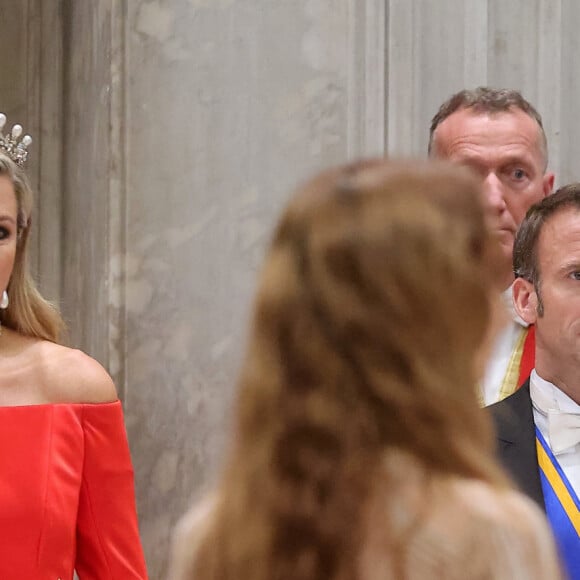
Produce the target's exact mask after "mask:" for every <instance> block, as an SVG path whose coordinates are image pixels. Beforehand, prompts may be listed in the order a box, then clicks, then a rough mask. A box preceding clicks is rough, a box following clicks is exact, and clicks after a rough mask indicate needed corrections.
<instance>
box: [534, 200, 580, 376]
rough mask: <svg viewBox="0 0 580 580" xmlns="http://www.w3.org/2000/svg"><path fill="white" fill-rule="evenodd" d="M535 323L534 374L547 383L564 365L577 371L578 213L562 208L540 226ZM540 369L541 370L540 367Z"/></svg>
mask: <svg viewBox="0 0 580 580" xmlns="http://www.w3.org/2000/svg"><path fill="white" fill-rule="evenodd" d="M537 243H538V246H537V257H538V270H539V294H540V296H541V299H542V303H543V309H544V310H543V314H542V316H539V315H538V314H537V308H536V313H535V316H534V317H533V318H532V319H531V320H528V322H535V324H536V344H537V347H538V354H537V356H538V360H537V365H536V366H537V367H538V372H540V371H541V376H543V377H544V378H547V379H548V380H550V378H553V377H555V376H558V375H559V369H561V368H564V367H566V366H570V365H572V366H574V367H576V368H580V210H578V209H576V208H564V209H562V210H561V211H558V212H557V213H556V214H555V215H553V216H552V217H550V218H549V219H548V221H547V222H546V223H545V224H544V226H543V228H542V231H541V232H540V236H539V239H538V242H537ZM540 367H541V368H540Z"/></svg>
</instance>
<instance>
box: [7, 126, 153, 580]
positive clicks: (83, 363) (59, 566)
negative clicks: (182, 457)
mask: <svg viewBox="0 0 580 580" xmlns="http://www.w3.org/2000/svg"><path fill="white" fill-rule="evenodd" d="M5 122H6V117H5V116H4V115H0V324H1V326H0V445H1V451H0V512H1V514H2V517H1V518H0V578H6V579H10V580H17V579H23V580H32V579H37V578H38V579H40V578H54V579H57V578H59V579H62V580H65V579H66V580H71V579H72V577H73V570H75V569H76V571H77V573H78V576H79V578H80V579H81V580H86V579H89V580H93V579H94V580H97V579H98V580H107V579H111V580H112V579H115V580H117V579H123V580H132V579H137V578H138V579H142V578H146V576H147V573H146V570H145V562H144V558H143V553H142V549H141V543H140V540H139V532H138V527H137V517H136V511H135V497H134V489H133V470H132V466H131V458H130V455H129V448H128V445H127V438H126V434H125V427H124V423H123V412H122V409H121V404H120V401H119V400H118V398H117V393H116V390H115V386H114V385H113V382H112V381H111V378H110V377H109V375H108V374H107V373H106V371H105V370H104V369H103V368H102V367H101V366H100V365H99V363H97V362H96V361H95V360H93V359H91V358H90V357H88V356H87V355H85V354H83V353H82V352H80V351H78V350H73V349H70V348H67V347H65V346H62V345H61V344H59V340H60V337H61V334H62V332H63V327H64V325H63V321H62V319H61V317H60V314H59V313H58V311H57V310H56V309H55V308H54V307H53V306H52V305H51V304H50V303H48V302H47V301H45V300H44V299H43V298H42V296H41V295H40V294H39V292H38V291H37V290H36V288H35V286H34V283H33V282H32V279H31V277H30V274H29V272H28V266H27V255H28V250H27V243H28V236H29V234H30V224H31V211H32V193H31V189H30V186H29V183H28V180H27V177H26V174H25V173H24V170H23V167H22V166H23V164H24V161H25V160H26V147H27V146H28V144H29V143H30V138H29V137H28V136H25V137H24V138H23V139H22V140H20V134H21V132H22V129H21V127H20V126H19V125H16V126H14V128H13V129H12V131H11V132H10V133H7V134H3V133H2V129H3V127H4V124H5Z"/></svg>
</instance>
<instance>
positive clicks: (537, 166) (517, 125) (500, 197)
mask: <svg viewBox="0 0 580 580" xmlns="http://www.w3.org/2000/svg"><path fill="white" fill-rule="evenodd" d="M429 155H430V156H432V157H439V158H445V159H449V160H451V161H453V162H457V163H461V164H463V165H467V166H469V167H471V168H472V169H473V170H475V172H476V173H477V174H478V175H481V179H482V182H483V191H484V194H485V199H486V202H487V204H488V206H489V209H490V211H491V213H492V214H493V216H494V218H495V220H496V228H497V234H498V237H499V240H500V242H501V245H502V248H503V260H502V263H501V264H498V267H499V268H501V270H502V276H503V279H504V288H505V289H506V291H505V293H504V301H505V304H506V308H507V309H508V311H509V314H510V323H509V324H508V325H507V326H506V328H505V329H504V331H503V332H502V333H501V334H500V336H499V337H498V340H497V342H496V344H495V346H494V348H493V350H492V354H491V357H490V361H489V364H488V365H487V369H486V373H485V377H484V380H483V383H482V385H481V387H482V389H481V395H482V402H483V403H484V404H490V403H495V402H496V401H498V400H500V399H502V398H504V397H506V396H507V395H509V394H511V393H512V392H514V391H515V389H516V388H517V387H518V386H519V385H521V383H522V382H523V381H524V380H525V379H527V377H528V376H529V372H530V370H531V368H532V367H533V353H534V344H533V339H534V335H533V332H528V327H527V325H526V324H525V322H524V321H523V320H521V319H520V318H519V317H517V316H516V315H515V314H514V313H513V309H512V295H511V284H512V282H513V280H514V278H513V272H512V251H513V243H514V237H515V234H516V231H517V228H518V226H519V225H520V223H521V221H522V219H523V218H524V215H525V214H526V211H527V210H528V209H529V207H530V206H531V205H532V204H534V203H536V202H538V201H540V200H541V199H542V198H543V197H545V196H547V195H548V194H549V193H551V191H552V187H553V185H554V174H553V173H550V172H548V171H547V166H548V148H547V143H546V135H545V133H544V128H543V126H542V119H541V117H540V115H539V114H538V112H537V111H536V109H535V108H534V107H533V106H532V105H531V104H530V103H529V102H528V101H527V100H526V99H524V97H522V95H521V94H520V93H519V92H518V91H514V90H508V89H491V88H487V87H480V88H478V89H475V90H473V91H468V90H463V91H460V92H458V93H456V94H455V95H453V96H452V97H451V98H450V99H448V100H447V101H446V102H445V103H443V104H442V105H441V107H440V108H439V111H438V112H437V114H436V115H435V116H434V117H433V120H432V122H431V131H430V136H429Z"/></svg>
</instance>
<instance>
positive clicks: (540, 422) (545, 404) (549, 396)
mask: <svg viewBox="0 0 580 580" xmlns="http://www.w3.org/2000/svg"><path fill="white" fill-rule="evenodd" d="M530 397H531V399H532V405H533V411H534V423H535V424H536V427H537V428H538V429H539V430H540V433H541V434H542V436H543V437H544V439H545V441H546V443H547V444H548V445H549V446H550V449H551V450H552V453H554V456H555V457H556V459H557V460H558V463H559V464H560V467H561V468H562V471H563V472H564V473H565V474H566V477H567V478H568V481H569V482H570V485H571V486H572V488H573V489H574V491H575V492H576V495H580V443H577V444H576V445H572V447H569V448H567V449H564V450H562V451H560V452H558V453H555V452H554V450H553V449H552V445H551V442H550V429H549V419H548V414H549V413H554V412H555V413H572V414H577V415H580V405H578V404H577V403H575V402H574V401H573V400H572V399H571V398H570V397H568V395H566V394H565V393H563V392H562V391H561V390H560V389H559V388H558V387H556V386H555V385H553V384H552V383H549V382H548V381H546V380H544V379H543V378H542V377H540V376H539V375H538V373H537V372H536V370H535V369H534V370H533V371H532V374H531V375H530Z"/></svg>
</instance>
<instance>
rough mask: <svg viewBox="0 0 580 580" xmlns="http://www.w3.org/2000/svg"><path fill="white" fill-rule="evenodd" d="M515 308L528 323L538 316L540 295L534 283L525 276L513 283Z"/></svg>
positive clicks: (533, 321) (531, 322)
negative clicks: (525, 278)
mask: <svg viewBox="0 0 580 580" xmlns="http://www.w3.org/2000/svg"><path fill="white" fill-rule="evenodd" d="M512 296H513V300H514V308H515V309H516V312H517V314H518V316H519V317H520V318H521V319H522V320H523V321H524V322H527V323H528V324H534V323H535V322H536V320H537V318H538V295H537V294H536V290H535V289H534V285H533V284H532V283H531V282H528V281H527V280H524V279H523V278H516V279H515V281H514V283H513V285H512Z"/></svg>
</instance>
